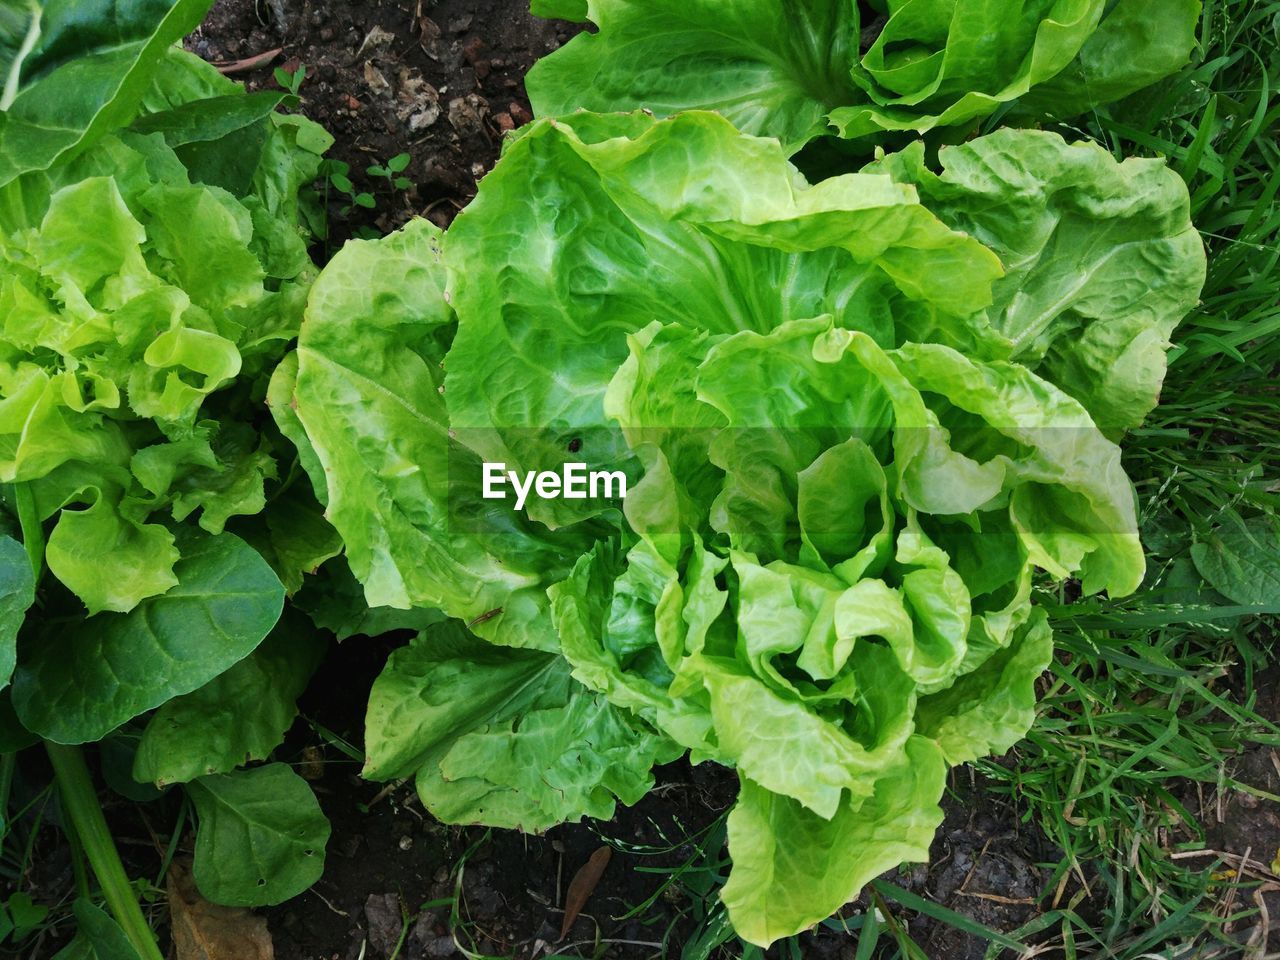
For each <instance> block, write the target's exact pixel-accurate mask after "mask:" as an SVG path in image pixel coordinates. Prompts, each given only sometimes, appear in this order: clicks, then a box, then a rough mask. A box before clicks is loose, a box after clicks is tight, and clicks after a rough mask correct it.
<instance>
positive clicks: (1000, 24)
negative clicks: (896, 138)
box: [528, 0, 1200, 150]
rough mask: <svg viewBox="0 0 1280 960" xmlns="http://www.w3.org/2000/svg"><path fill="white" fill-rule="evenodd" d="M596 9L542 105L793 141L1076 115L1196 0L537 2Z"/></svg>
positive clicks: (547, 85) (1149, 67)
mask: <svg viewBox="0 0 1280 960" xmlns="http://www.w3.org/2000/svg"><path fill="white" fill-rule="evenodd" d="M533 9H534V12H535V13H541V14H543V15H544V16H554V17H563V18H566V19H571V20H580V21H581V20H590V21H591V22H592V23H594V24H595V25H596V26H597V27H598V30H597V31H595V32H593V33H584V34H582V35H580V36H577V37H575V38H574V39H573V40H571V41H570V42H569V43H568V44H566V45H565V47H563V48H562V49H560V50H558V51H556V52H555V53H552V54H551V55H550V56H548V57H546V58H544V59H543V60H541V61H540V62H539V63H538V64H536V65H535V66H534V68H533V70H532V71H531V72H530V74H529V82H528V87H529V95H530V97H531V99H532V102H533V106H534V112H535V114H536V115H537V116H559V115H564V114H568V113H570V112H572V111H573V110H576V109H586V110H598V111H610V110H633V109H637V108H641V107H644V108H647V109H650V110H653V111H655V112H656V113H658V114H659V115H663V116H666V115H669V114H673V113H677V112H679V111H681V110H689V109H706V110H717V111H719V112H720V113H722V114H723V115H724V116H726V117H728V118H729V119H730V120H731V121H733V122H734V123H735V124H736V125H738V126H739V127H740V128H741V129H742V130H744V131H746V132H747V133H753V134H759V135H763V136H773V137H777V138H779V139H780V140H781V141H782V142H783V143H784V144H785V145H786V146H787V147H788V149H789V150H793V149H798V148H799V147H801V146H803V145H804V144H805V143H806V142H808V141H809V140H811V139H813V138H814V137H818V136H824V135H833V136H838V137H840V138H843V139H846V140H860V141H862V142H863V145H864V146H866V145H874V144H875V143H877V142H881V141H882V140H883V137H884V135H885V134H886V133H891V132H896V131H912V132H916V133H923V132H926V131H929V130H933V129H935V128H944V127H960V128H963V127H966V126H972V125H974V124H975V123H976V122H977V121H978V120H980V119H982V118H984V117H987V116H990V115H991V114H993V113H995V112H996V111H998V110H1003V109H1009V108H1015V109H1021V110H1022V111H1024V112H1026V113H1028V114H1034V115H1037V116H1042V115H1050V116H1058V117H1069V116H1074V115H1076V114H1080V113H1083V112H1085V111H1087V110H1089V109H1092V108H1093V107H1095V106H1097V105H1098V104H1103V103H1107V102H1110V101H1112V100H1118V99H1120V98H1121V97H1124V96H1127V95H1128V94H1130V93H1133V92H1135V91H1137V90H1139V89H1141V88H1143V87H1145V86H1148V85H1150V84H1152V83H1155V82H1156V81H1158V80H1160V79H1162V78H1163V77H1166V76H1168V75H1169V74H1171V73H1173V72H1174V71H1176V70H1177V69H1178V68H1179V67H1181V66H1182V65H1183V64H1184V63H1186V61H1187V57H1188V55H1189V53H1190V52H1191V49H1192V46H1193V45H1194V42H1195V27H1196V24H1197V22H1198V19H1199V10H1200V2H1199V0H994V2H993V0H866V2H864V0H857V2H855V0H805V2H802V3H790V2H785V0H733V2H729V3H725V2H721V0H590V2H586V0H535V2H534V4H533Z"/></svg>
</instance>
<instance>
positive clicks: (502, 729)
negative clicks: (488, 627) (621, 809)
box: [364, 621, 678, 831]
mask: <svg viewBox="0 0 1280 960" xmlns="http://www.w3.org/2000/svg"><path fill="white" fill-rule="evenodd" d="M365 728H366V731H367V734H366V750H367V757H366V762H365V770H364V775H365V776H366V777H369V778H372V779H377V780H388V779H393V778H396V777H405V776H413V775H415V774H416V776H417V785H418V793H419V795H420V796H421V798H422V802H423V805H424V806H425V807H426V808H427V809H428V810H430V811H431V812H432V813H433V814H434V815H435V816H437V817H439V818H440V819H442V820H444V821H446V822H449V823H481V824H486V825H489V826H498V827H508V828H515V829H521V830H528V831H543V830H546V829H548V828H549V827H552V826H555V825H556V824H558V823H564V822H566V821H568V820H576V819H579V818H580V817H583V816H591V817H596V818H598V819H606V820H607V819H609V818H610V817H612V816H613V811H614V803H615V801H614V798H615V796H616V797H617V798H618V799H620V800H622V802H623V803H627V804H631V803H635V802H636V801H637V800H639V799H640V798H641V797H642V796H644V794H645V793H647V792H648V790H649V788H650V787H652V786H653V777H652V775H651V773H650V768H651V767H652V766H653V765H654V764H655V763H662V762H666V761H668V760H672V759H674V758H675V756H676V754H677V753H678V750H676V749H673V745H672V744H671V743H670V742H668V741H666V740H664V738H662V737H660V736H656V735H654V734H653V733H652V732H650V731H647V730H645V729H644V728H643V725H642V724H639V723H637V722H636V721H635V720H633V719H632V718H630V717H629V716H628V715H627V714H626V712H625V711H622V710H619V709H617V708H616V707H614V706H612V705H611V704H610V703H609V702H608V701H607V700H606V699H605V698H603V697H600V696H598V695H596V694H593V693H592V692H591V691H589V690H587V689H585V688H584V687H582V685H581V684H579V683H577V682H576V681H574V680H573V679H572V678H571V677H570V676H569V670H568V666H567V664H565V662H564V660H563V659H561V658H560V657H558V656H556V655H554V654H547V653H543V652H541V651H536V650H511V649H504V648H502V647H497V646H493V645H491V644H488V643H485V642H484V641H482V640H479V639H477V638H476V637H474V636H472V635H471V634H470V633H469V632H468V631H467V630H465V629H464V628H463V627H462V625H461V624H460V623H458V622H457V621H450V622H449V623H446V624H441V625H439V626H437V627H433V628H430V629H429V630H427V631H426V632H424V633H422V634H420V635H419V637H418V638H417V639H415V640H414V641H413V642H412V643H410V645H409V646H407V647H404V648H402V649H400V650H398V651H396V652H395V653H393V654H392V655H391V657H390V658H389V660H388V662H387V666H386V668H385V669H384V670H383V672H382V674H381V675H380V676H379V677H378V679H377V681H375V683H374V686H373V691H372V693H371V694H370V698H369V713H368V717H367V719H366V724H365Z"/></svg>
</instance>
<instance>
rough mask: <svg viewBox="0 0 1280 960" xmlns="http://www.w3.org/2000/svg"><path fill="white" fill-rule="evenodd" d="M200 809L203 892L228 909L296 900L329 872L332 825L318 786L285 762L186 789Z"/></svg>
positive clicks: (197, 872) (196, 869)
mask: <svg viewBox="0 0 1280 960" xmlns="http://www.w3.org/2000/svg"><path fill="white" fill-rule="evenodd" d="M186 789H187V792H188V794H190V796H191V801H192V803H194V804H195V807H196V815H197V817H198V818H199V826H198V828H197V830H196V852H195V863H194V865H193V867H192V874H193V876H194V877H195V881H196V886H197V887H198V888H199V889H200V893H201V894H202V895H203V896H204V897H205V898H206V899H208V900H211V901H212V902H214V903H220V904H223V905H224V906H229V907H263V906H270V905H273V904H277V903H282V902H283V901H285V900H288V899H289V898H290V897H296V896H297V895H298V894H300V893H302V891H304V890H306V889H307V888H308V887H309V886H311V885H312V884H313V883H315V882H316V881H317V880H319V879H320V875H321V874H322V873H323V872H324V857H325V846H326V844H328V842H329V829H330V828H329V821H328V820H326V819H325V816H324V814H323V813H321V811H320V804H319V803H317V802H316V796H315V794H314V793H312V792H311V787H309V786H308V785H307V782H306V781H305V780H303V779H302V778H301V777H300V776H298V775H297V774H296V773H294V772H293V771H292V770H291V769H289V767H287V766H286V765H284V764H282V763H271V764H267V765H266V766H264V767H254V768H253V769H251V770H241V771H238V772H236V773H227V774H218V775H216V776H212V777H201V778H200V779H198V780H193V781H191V783H189V784H187V787H186Z"/></svg>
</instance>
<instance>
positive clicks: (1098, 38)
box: [1018, 0, 1202, 117]
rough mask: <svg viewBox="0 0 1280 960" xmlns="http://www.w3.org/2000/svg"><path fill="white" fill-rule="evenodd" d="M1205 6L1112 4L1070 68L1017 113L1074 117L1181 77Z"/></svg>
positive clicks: (1194, 0)
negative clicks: (1098, 105) (1181, 71)
mask: <svg viewBox="0 0 1280 960" xmlns="http://www.w3.org/2000/svg"><path fill="white" fill-rule="evenodd" d="M1201 6H1202V4H1201V0H1110V2H1109V3H1108V4H1107V7H1108V9H1107V12H1106V15H1105V16H1104V17H1103V18H1102V22H1101V23H1100V24H1099V25H1098V29H1097V30H1095V31H1094V32H1093V34H1091V35H1090V37H1089V39H1088V40H1086V41H1085V44H1084V47H1083V48H1081V50H1080V53H1079V54H1077V56H1076V58H1075V59H1074V60H1073V61H1071V64H1070V65H1069V66H1068V67H1067V69H1065V70H1063V71H1062V72H1061V73H1059V74H1058V75H1057V76H1055V77H1054V78H1053V79H1052V80H1049V81H1047V82H1045V83H1043V84H1041V85H1040V86H1038V87H1036V88H1035V89H1033V90H1032V91H1031V92H1030V94H1029V95H1028V96H1027V97H1026V98H1025V99H1024V100H1023V101H1022V102H1021V103H1019V104H1018V112H1019V113H1020V114H1024V115H1028V114H1030V115H1034V114H1047V115H1048V116H1053V117H1070V116H1074V115H1076V114H1079V113H1084V112H1085V111H1086V110H1089V109H1091V108H1093V107H1094V106H1096V105H1097V104H1100V103H1108V102H1110V101H1112V100H1119V99H1121V98H1122V97H1127V96H1128V95H1129V94H1131V93H1134V92H1136V91H1138V90H1141V89H1143V88H1144V87H1148V86H1151V85H1152V84H1154V83H1157V82H1158V81H1160V80H1163V79H1164V78H1165V77H1168V76H1170V75H1171V74H1174V73H1176V72H1177V71H1178V70H1179V69H1180V68H1181V67H1182V66H1183V65H1185V64H1186V63H1187V60H1188V59H1189V57H1190V55H1191V52H1192V51H1193V50H1194V49H1195V45H1196V28H1197V27H1198V26H1199V24H1200V8H1201Z"/></svg>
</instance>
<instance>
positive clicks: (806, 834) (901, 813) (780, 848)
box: [720, 737, 946, 946]
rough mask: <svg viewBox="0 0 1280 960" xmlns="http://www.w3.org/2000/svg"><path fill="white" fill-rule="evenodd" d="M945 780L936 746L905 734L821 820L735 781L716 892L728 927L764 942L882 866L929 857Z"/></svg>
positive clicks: (846, 895)
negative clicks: (874, 775)
mask: <svg viewBox="0 0 1280 960" xmlns="http://www.w3.org/2000/svg"><path fill="white" fill-rule="evenodd" d="M945 777H946V765H945V764H944V763H943V758H942V752H941V751H940V750H939V749H938V747H937V745H936V744H934V743H933V742H932V741H930V740H928V739H926V738H924V737H912V738H911V739H910V740H909V741H908V743H907V746H906V757H905V759H904V762H903V763H901V764H899V765H898V766H897V767H895V768H894V769H892V770H890V771H887V772H886V773H885V775H884V776H883V777H882V778H880V779H879V780H877V781H876V785H875V792H874V793H873V794H872V795H871V796H870V797H867V798H865V799H862V800H860V801H857V800H854V799H850V798H846V800H845V801H844V802H843V803H842V805H841V806H840V808H839V809H838V810H837V811H836V812H835V814H834V815H833V816H831V817H828V818H824V817H821V816H818V815H816V814H814V813H813V812H811V811H809V810H807V809H805V808H804V807H803V806H801V805H800V804H798V803H797V802H796V801H795V800H792V799H790V798H789V797H786V796H779V795H778V794H775V793H770V792H769V791H768V790H766V789H764V788H763V787H761V786H759V785H757V784H755V783H753V782H752V781H751V780H749V779H747V778H745V777H744V778H742V791H741V792H740V793H739V794H738V802H737V803H736V804H735V805H734V808H733V812H732V813H730V814H729V825H728V826H729V855H730V856H731V857H732V858H733V869H732V871H730V874H729V879H728V882H726V883H725V885H724V887H723V888H722V889H721V891H720V898H721V899H722V900H723V901H724V904H725V906H726V907H727V908H728V910H729V920H730V922H731V923H732V924H733V928H734V930H735V932H736V933H737V934H738V935H739V936H740V937H742V938H743V939H744V940H746V941H748V942H750V943H754V944H758V945H760V946H765V945H767V944H771V943H773V942H774V941H775V940H778V939H781V938H782V937H787V936H791V935H793V934H794V933H796V932H797V931H799V930H803V929H804V928H806V927H809V926H812V925H813V924H815V923H818V922H819V921H821V920H824V919H826V918H827V917H828V916H830V915H831V912H832V906H831V905H832V904H833V903H844V902H845V901H847V900H852V899H853V898H854V897H855V896H857V893H858V891H859V890H861V889H862V887H863V886H864V885H866V884H867V883H868V882H869V881H871V880H874V879H875V878H876V877H877V876H879V875H880V874H881V873H884V872H885V871H886V870H890V869H892V868H894V867H896V866H898V865H899V864H901V863H904V862H912V861H915V862H920V861H925V860H928V859H929V845H930V844H931V843H932V842H933V834H934V831H935V830H937V829H938V827H939V826H940V825H941V823H942V810H941V808H940V807H939V806H938V800H939V799H940V798H941V797H942V789H943V786H944V784H945Z"/></svg>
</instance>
